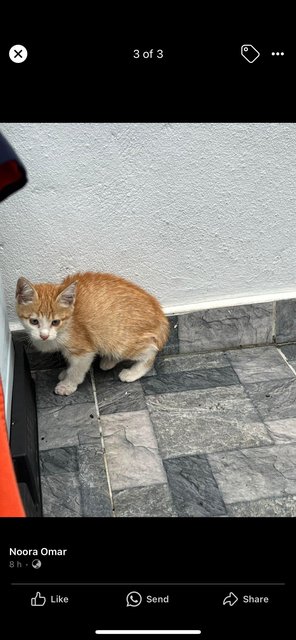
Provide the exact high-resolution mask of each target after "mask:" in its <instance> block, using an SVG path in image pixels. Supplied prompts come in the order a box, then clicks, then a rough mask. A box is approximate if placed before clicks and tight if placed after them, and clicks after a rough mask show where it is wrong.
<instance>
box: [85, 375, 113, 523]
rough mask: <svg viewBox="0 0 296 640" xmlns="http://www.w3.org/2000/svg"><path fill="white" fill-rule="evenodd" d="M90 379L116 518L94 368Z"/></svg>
mask: <svg viewBox="0 0 296 640" xmlns="http://www.w3.org/2000/svg"><path fill="white" fill-rule="evenodd" d="M90 379H91V386H92V390H93V394H94V400H95V407H96V414H97V420H98V425H99V431H100V438H101V443H102V449H103V458H104V465H105V471H106V477H107V484H108V490H109V496H110V501H111V507H112V511H113V517H115V509H114V501H113V495H112V488H111V480H110V474H109V468H108V461H107V455H106V448H105V442H104V435H103V431H102V427H101V420H100V410H99V405H98V399H97V390H96V383H95V378H94V372H93V368H92V367H91V368H90Z"/></svg>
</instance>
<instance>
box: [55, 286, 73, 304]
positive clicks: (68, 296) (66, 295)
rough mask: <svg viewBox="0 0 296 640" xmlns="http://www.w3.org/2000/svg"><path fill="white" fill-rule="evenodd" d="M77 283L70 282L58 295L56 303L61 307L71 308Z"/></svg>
mask: <svg viewBox="0 0 296 640" xmlns="http://www.w3.org/2000/svg"><path fill="white" fill-rule="evenodd" d="M76 285H77V282H72V283H71V284H69V286H68V287H66V289H63V291H62V292H61V293H59V295H58V297H57V299H56V302H57V303H58V304H60V305H61V306H62V307H71V306H72V305H73V304H74V302H75V297H76Z"/></svg>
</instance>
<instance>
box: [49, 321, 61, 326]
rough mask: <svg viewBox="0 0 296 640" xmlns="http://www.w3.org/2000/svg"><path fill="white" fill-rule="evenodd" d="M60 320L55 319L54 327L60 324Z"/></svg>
mask: <svg viewBox="0 0 296 640" xmlns="http://www.w3.org/2000/svg"><path fill="white" fill-rule="evenodd" d="M60 322H61V321H60V320H53V321H52V323H51V324H52V326H53V327H57V326H58V325H59V324H60Z"/></svg>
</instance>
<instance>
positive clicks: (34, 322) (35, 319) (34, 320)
mask: <svg viewBox="0 0 296 640" xmlns="http://www.w3.org/2000/svg"><path fill="white" fill-rule="evenodd" d="M30 324H39V322H38V320H37V318H30Z"/></svg>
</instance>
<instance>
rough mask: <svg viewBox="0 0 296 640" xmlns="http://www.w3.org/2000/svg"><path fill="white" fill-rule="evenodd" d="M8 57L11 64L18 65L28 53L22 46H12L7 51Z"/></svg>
mask: <svg viewBox="0 0 296 640" xmlns="http://www.w3.org/2000/svg"><path fill="white" fill-rule="evenodd" d="M9 57H10V60H11V61H12V62H15V63H16V64H19V63H21V62H25V60H26V59H27V57H28V51H27V49H26V47H24V45H23V44H14V45H13V47H10V49H9Z"/></svg>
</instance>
